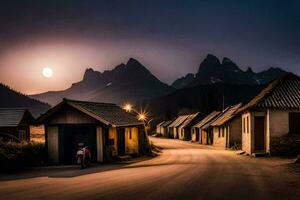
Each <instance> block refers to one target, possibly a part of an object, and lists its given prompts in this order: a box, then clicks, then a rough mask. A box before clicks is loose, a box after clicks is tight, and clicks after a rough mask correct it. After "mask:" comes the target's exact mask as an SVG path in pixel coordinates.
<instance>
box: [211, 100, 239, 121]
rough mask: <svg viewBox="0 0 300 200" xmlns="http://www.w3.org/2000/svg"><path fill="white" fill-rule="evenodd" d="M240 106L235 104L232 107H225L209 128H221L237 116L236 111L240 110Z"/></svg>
mask: <svg viewBox="0 0 300 200" xmlns="http://www.w3.org/2000/svg"><path fill="white" fill-rule="evenodd" d="M241 106H242V104H241V103H239V104H236V105H234V106H230V107H227V108H226V109H225V110H224V112H223V113H222V114H220V115H219V116H218V117H217V118H216V120H215V121H214V122H212V123H211V126H222V125H223V124H225V123H226V122H228V121H229V120H231V119H232V118H234V117H235V116H236V115H237V114H238V112H237V111H238V109H239V108H241Z"/></svg>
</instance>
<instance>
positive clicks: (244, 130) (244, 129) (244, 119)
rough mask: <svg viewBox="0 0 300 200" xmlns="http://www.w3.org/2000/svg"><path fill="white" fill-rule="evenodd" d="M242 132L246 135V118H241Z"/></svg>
mask: <svg viewBox="0 0 300 200" xmlns="http://www.w3.org/2000/svg"><path fill="white" fill-rule="evenodd" d="M243 132H244V133H246V118H245V117H243Z"/></svg>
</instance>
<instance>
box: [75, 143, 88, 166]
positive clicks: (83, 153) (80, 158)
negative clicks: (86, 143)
mask: <svg viewBox="0 0 300 200" xmlns="http://www.w3.org/2000/svg"><path fill="white" fill-rule="evenodd" d="M76 156H77V163H78V164H80V166H81V169H85V168H87V167H88V165H89V163H90V161H91V151H90V150H89V148H88V147H84V148H82V149H79V150H78V151H77V153H76Z"/></svg>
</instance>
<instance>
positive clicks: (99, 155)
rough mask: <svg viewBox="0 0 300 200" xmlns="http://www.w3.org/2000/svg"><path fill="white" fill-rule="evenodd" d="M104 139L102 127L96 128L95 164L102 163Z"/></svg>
mask: <svg viewBox="0 0 300 200" xmlns="http://www.w3.org/2000/svg"><path fill="white" fill-rule="evenodd" d="M103 139H104V137H103V131H102V127H100V126H98V127H97V128H96V140H97V141H96V145H97V162H103V161H104V148H103V147H104V140H103Z"/></svg>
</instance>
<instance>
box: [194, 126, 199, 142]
mask: <svg viewBox="0 0 300 200" xmlns="http://www.w3.org/2000/svg"><path fill="white" fill-rule="evenodd" d="M195 131H196V141H199V129H198V128H195Z"/></svg>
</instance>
